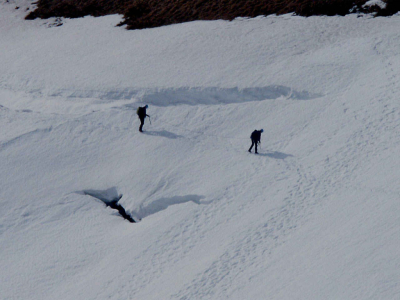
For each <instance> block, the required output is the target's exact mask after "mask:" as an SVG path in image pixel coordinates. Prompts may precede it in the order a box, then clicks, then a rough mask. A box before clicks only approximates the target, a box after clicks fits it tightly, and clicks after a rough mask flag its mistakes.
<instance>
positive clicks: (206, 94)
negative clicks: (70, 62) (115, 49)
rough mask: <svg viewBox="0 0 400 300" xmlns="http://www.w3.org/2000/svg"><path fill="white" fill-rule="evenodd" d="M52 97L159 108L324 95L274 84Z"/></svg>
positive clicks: (61, 92)
mask: <svg viewBox="0 0 400 300" xmlns="http://www.w3.org/2000/svg"><path fill="white" fill-rule="evenodd" d="M49 96H51V97H68V98H98V99H102V100H130V99H133V100H134V101H136V102H142V103H149V104H153V105H158V106H168V105H177V104H189V105H198V104H206V105H213V104H229V103H242V102H251V101H262V100H268V99H269V100H272V99H279V98H282V99H293V100H311V99H315V98H320V97H322V96H323V95H322V94H318V93H312V92H308V91H296V90H294V89H292V88H290V87H286V86H278V85H271V86H266V87H254V88H243V89H239V88H237V87H236V88H218V87H198V88H196V87H183V88H160V89H141V90H140V89H139V90H135V89H128V88H126V89H121V90H113V89H111V90H108V91H102V90H98V91H91V90H59V91H57V92H54V93H52V94H50V95H49Z"/></svg>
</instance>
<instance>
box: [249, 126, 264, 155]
mask: <svg viewBox="0 0 400 300" xmlns="http://www.w3.org/2000/svg"><path fill="white" fill-rule="evenodd" d="M263 132H264V129H261V130H254V131H253V132H252V133H251V136H250V139H251V147H250V149H249V152H250V153H251V149H252V148H253V146H255V150H256V151H255V153H256V154H258V152H257V144H258V143H261V133H263Z"/></svg>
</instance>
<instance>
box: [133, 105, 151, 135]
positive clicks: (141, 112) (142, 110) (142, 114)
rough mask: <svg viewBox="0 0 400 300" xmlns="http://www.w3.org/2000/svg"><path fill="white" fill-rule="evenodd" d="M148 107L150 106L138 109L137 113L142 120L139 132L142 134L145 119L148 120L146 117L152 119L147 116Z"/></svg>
mask: <svg viewBox="0 0 400 300" xmlns="http://www.w3.org/2000/svg"><path fill="white" fill-rule="evenodd" d="M148 107H149V106H148V105H147V104H146V105H145V106H143V107H138V109H137V110H136V113H137V115H138V117H139V120H140V126H139V131H140V132H143V125H144V119H146V117H149V118H150V116H149V115H148V114H146V109H147V108H148Z"/></svg>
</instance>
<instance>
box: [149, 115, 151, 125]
mask: <svg viewBox="0 0 400 300" xmlns="http://www.w3.org/2000/svg"><path fill="white" fill-rule="evenodd" d="M149 122H150V125H151V119H150V116H149Z"/></svg>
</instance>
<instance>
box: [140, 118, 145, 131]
mask: <svg viewBox="0 0 400 300" xmlns="http://www.w3.org/2000/svg"><path fill="white" fill-rule="evenodd" d="M143 125H144V118H140V126H139V131H140V132H143Z"/></svg>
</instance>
